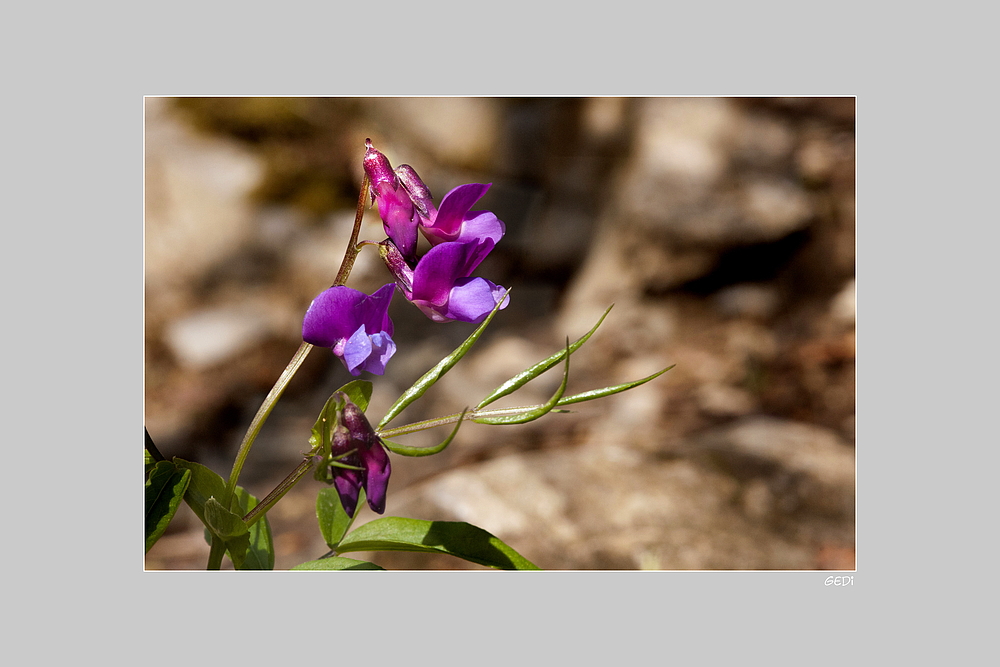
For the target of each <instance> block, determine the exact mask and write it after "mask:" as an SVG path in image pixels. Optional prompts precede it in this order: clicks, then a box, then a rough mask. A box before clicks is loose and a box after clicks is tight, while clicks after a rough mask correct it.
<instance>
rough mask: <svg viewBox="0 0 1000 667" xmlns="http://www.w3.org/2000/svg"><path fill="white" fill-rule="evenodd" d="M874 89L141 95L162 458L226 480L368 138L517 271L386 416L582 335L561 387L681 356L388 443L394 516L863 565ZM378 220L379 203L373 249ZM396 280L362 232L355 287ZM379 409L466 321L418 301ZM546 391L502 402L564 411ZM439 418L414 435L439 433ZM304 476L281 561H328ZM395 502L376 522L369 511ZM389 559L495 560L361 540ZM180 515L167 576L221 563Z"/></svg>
mask: <svg viewBox="0 0 1000 667" xmlns="http://www.w3.org/2000/svg"><path fill="white" fill-rule="evenodd" d="M854 116H855V100H854V98H853V97H846V98H740V99H726V98H607V97H602V98H523V99H521V98H448V97H443V98H363V99H362V98H289V97H284V98H235V97H226V98H147V99H146V100H145V279H146V282H145V351H146V352H145V392H146V401H145V406H146V414H145V423H146V426H147V429H148V431H149V434H150V435H151V436H152V438H153V440H154V442H155V443H156V445H157V447H158V448H159V449H160V451H161V452H162V453H163V454H164V456H166V457H168V458H169V457H172V456H179V457H182V458H186V459H189V460H195V461H198V462H201V463H203V464H205V465H207V466H209V467H211V468H213V469H214V470H215V471H216V472H218V473H219V474H221V475H222V476H223V477H227V476H228V473H229V469H230V466H231V464H232V459H233V456H234V455H235V452H236V449H237V447H238V445H239V442H240V440H241V438H242V436H243V433H244V432H245V430H246V428H247V426H248V424H249V423H250V420H251V419H252V417H253V415H254V413H255V412H256V410H257V408H258V407H259V405H260V403H261V401H262V400H263V398H264V396H265V395H266V393H267V392H268V390H269V389H270V388H271V386H272V385H273V384H274V381H275V380H276V379H277V377H278V375H279V374H280V372H281V371H282V369H284V367H285V365H286V364H287V363H288V361H289V359H290V358H291V356H292V354H293V353H294V352H295V350H296V349H297V348H298V346H299V344H300V342H301V338H300V335H301V324H302V315H303V314H304V312H305V309H306V308H307V307H308V305H309V303H310V301H311V300H312V298H313V297H315V296H316V295H317V294H318V293H319V292H321V291H322V290H323V289H325V288H326V287H328V286H329V285H330V284H331V282H332V281H333V278H334V276H335V275H336V272H337V269H338V268H339V266H340V262H341V259H342V257H343V254H344V249H345V247H346V245H347V242H348V239H349V237H350V232H351V226H352V224H353V219H354V209H355V206H356V203H357V197H358V190H359V187H360V184H361V176H362V169H361V159H362V156H363V154H364V145H365V144H364V142H365V138H366V137H371V139H372V141H373V143H374V145H375V146H376V147H377V148H378V149H379V150H381V151H382V152H383V153H385V154H386V156H387V157H388V158H389V160H390V161H391V162H392V164H393V166H398V165H399V164H403V163H405V164H409V165H411V166H413V167H414V168H415V169H416V170H417V171H418V173H419V174H420V175H421V177H422V178H423V180H424V181H425V182H426V183H427V184H428V186H429V187H430V188H431V191H432V193H433V194H434V197H435V200H436V201H438V202H440V198H441V197H442V196H443V195H444V194H445V193H446V192H447V191H448V190H450V189H451V188H453V187H455V186H457V185H460V184H462V183H470V182H480V183H492V187H491V189H490V191H489V193H488V194H487V195H486V197H484V199H482V200H481V201H480V202H479V204H477V206H476V207H475V208H476V209H488V210H491V211H493V212H494V213H496V215H497V216H498V217H499V218H500V219H501V220H503V221H504V222H505V223H506V225H507V235H506V236H505V238H504V240H503V241H502V242H501V243H500V244H499V245H498V246H497V248H496V249H495V250H494V251H493V253H492V254H491V255H490V257H489V258H488V259H487V261H486V262H484V263H483V264H482V265H481V266H480V268H479V270H478V271H477V273H476V275H481V276H484V277H487V278H489V279H490V280H492V281H494V282H496V283H498V284H501V285H504V286H507V287H512V288H513V291H512V294H511V303H510V306H509V307H508V308H507V309H506V310H504V311H501V313H500V314H499V315H498V316H497V317H496V318H495V319H494V321H493V324H492V325H491V326H490V328H489V329H488V330H487V331H486V333H485V334H484V336H483V338H481V339H480V341H479V343H477V345H476V347H475V348H473V350H472V351H471V352H470V353H469V354H468V355H467V356H466V357H465V359H463V360H462V362H461V363H460V364H458V366H456V367H455V368H454V369H453V370H452V371H451V372H450V373H449V374H448V375H447V376H445V378H444V379H443V380H442V381H440V382H439V383H438V384H437V385H436V386H435V387H434V388H433V389H432V390H431V391H430V392H428V394H427V395H425V397H424V398H423V399H421V400H420V401H418V402H417V403H415V404H414V405H413V406H411V407H410V408H409V409H408V410H407V411H406V412H405V413H404V414H403V415H402V416H401V417H398V418H397V419H396V420H394V421H393V422H392V424H391V426H398V425H402V424H405V423H408V422H410V421H415V420H418V419H424V418H429V417H434V416H439V415H444V414H450V413H454V412H458V411H460V410H461V409H463V408H464V407H466V406H467V405H470V404H475V403H476V402H478V400H479V399H480V398H482V397H483V396H485V395H486V394H487V393H488V392H489V391H490V390H492V389H493V388H495V387H496V386H497V385H499V384H500V383H502V382H503V381H504V380H506V379H507V378H509V377H510V376H512V375H513V374H515V373H517V372H519V371H520V370H523V369H524V368H526V367H527V366H529V365H531V364H533V363H535V362H536V361H538V360H540V359H542V358H544V357H547V356H548V355H550V354H552V353H553V352H555V351H557V350H558V349H559V348H561V347H562V346H563V345H564V344H565V339H566V337H569V338H570V339H576V338H577V337H579V336H580V335H582V334H583V333H585V332H586V331H587V330H588V329H589V328H590V327H591V326H593V324H594V323H595V322H596V321H597V320H598V319H599V318H600V315H601V314H602V313H603V312H604V310H605V309H606V308H607V307H608V306H609V305H611V304H612V303H613V304H614V308H613V309H612V310H611V313H610V315H609V316H608V318H607V319H606V320H605V322H604V324H603V325H602V326H601V328H600V329H599V330H598V331H597V333H596V334H595V335H594V336H593V338H591V340H590V341H589V342H588V343H587V344H586V345H585V346H584V347H583V348H581V349H580V351H578V352H577V353H576V354H574V355H573V357H572V360H571V373H570V384H569V387H568V389H567V392H569V393H578V392H581V391H586V390H589V389H593V388H598V387H603V386H606V385H610V384H616V383H619V382H625V381H628V380H633V379H638V378H640V377H644V376H646V375H649V374H650V373H653V372H655V371H657V370H659V369H661V368H664V367H666V366H668V365H671V364H676V365H677V366H676V368H674V369H673V370H671V371H669V372H667V373H666V374H664V375H662V376H660V377H659V378H657V379H656V380H653V381H652V382H650V383H647V384H645V385H642V386H641V387H639V388H636V389H632V390H630V391H628V392H625V393H623V394H618V395H616V396H613V397H609V398H605V399H601V400H598V401H593V402H588V403H581V404H577V405H575V406H573V407H574V408H575V409H574V412H573V413H572V414H562V415H549V416H546V417H545V418H543V419H541V420H539V421H536V422H532V423H530V424H525V425H520V426H507V427H498V426H483V425H475V424H466V425H464V426H463V427H462V429H461V430H460V432H459V435H458V437H457V438H456V440H455V441H454V442H453V443H452V444H451V446H450V447H449V448H448V449H446V450H445V451H444V452H443V453H442V454H440V455H436V456H430V457H425V458H419V459H413V458H404V457H398V456H395V455H393V460H392V463H393V473H392V477H391V480H390V484H389V497H388V503H387V510H386V515H387V516H390V515H391V516H410V517H415V518H422V519H439V520H461V521H468V522H471V523H473V524H476V525H478V526H480V527H482V528H484V529H486V530H488V531H490V532H492V533H494V534H495V535H497V536H498V537H500V538H501V539H503V540H504V541H506V542H507V543H508V544H510V545H511V546H512V547H514V548H515V549H516V550H518V551H519V552H520V553H522V554H523V555H524V556H525V557H527V558H528V559H529V560H532V561H533V562H535V563H536V564H537V565H539V566H540V567H542V568H544V569H562V570H573V569H678V570H688V569H704V570H715V569H727V570H757V569H796V570H798V569H806V570H811V569H854V567H855V546H854V545H855V541H854V536H855V455H854V441H855V435H854V433H855V426H854V413H855V364H854V359H855V282H854V275H855V269H854V262H855V202H854V193H855V152H854V149H855V137H854ZM384 237H385V234H384V232H383V230H382V226H381V223H380V221H379V218H378V214H377V211H376V210H371V209H370V210H369V211H368V212H367V213H366V216H365V223H364V225H363V227H362V232H361V238H362V239H372V240H375V241H380V240H382V239H383V238H384ZM387 282H391V277H390V275H389V274H388V272H387V271H386V269H385V267H384V266H383V265H382V264H381V261H380V260H379V258H378V254H377V253H376V252H374V251H373V250H372V249H370V248H369V249H365V250H364V251H363V252H362V253H361V255H360V256H359V259H358V262H357V264H356V266H355V269H354V272H353V273H352V274H351V278H350V281H349V282H348V285H349V286H351V287H354V288H356V289H360V290H363V291H366V292H369V293H370V292H371V291H372V290H374V289H377V288H378V287H380V286H381V285H383V284H385V283H387ZM390 315H391V316H392V318H393V321H394V322H395V326H396V333H395V336H394V339H395V341H396V343H397V345H398V352H397V354H396V356H395V357H394V358H393V360H392V361H391V362H390V364H389V366H388V368H387V372H386V375H385V376H383V377H368V376H367V375H365V377H367V379H371V380H373V381H374V383H375V392H374V396H373V399H372V406H371V408H370V410H369V414H370V415H372V416H373V417H374V418H375V419H373V421H376V420H377V419H378V417H380V416H381V415H382V414H383V413H384V411H385V410H386V409H387V408H388V406H389V405H390V404H391V403H392V402H393V401H394V400H395V398H396V397H397V396H398V395H399V394H400V393H401V392H402V391H403V390H405V389H406V388H407V387H409V385H410V384H411V383H412V382H413V381H414V380H415V379H416V378H418V377H419V376H420V375H421V374H423V372H425V371H426V370H427V369H428V368H430V367H431V366H432V365H433V364H434V363H436V362H437V361H438V360H440V358H441V357H443V356H444V355H445V354H447V353H448V352H450V351H451V350H452V349H453V348H454V347H455V346H457V345H458V344H459V343H460V342H461V341H462V340H463V339H464V338H465V337H466V336H468V334H469V333H471V331H472V330H473V329H474V326H473V325H471V324H466V323H460V322H454V323H449V324H444V325H441V324H434V323H432V322H431V321H430V320H428V319H427V318H426V317H425V316H424V315H422V314H421V313H420V312H419V311H418V310H417V309H416V308H415V307H413V306H411V305H410V304H408V303H407V302H406V301H405V300H404V299H402V298H400V297H399V296H398V295H397V297H396V298H395V299H394V302H393V305H392V308H391V309H390ZM351 379H352V377H351V376H350V375H349V374H348V373H347V371H346V370H345V369H344V367H343V365H342V364H341V363H340V362H339V361H338V360H337V359H336V358H334V357H333V355H332V354H330V353H329V352H328V351H326V350H323V349H316V350H313V352H312V353H311V354H310V356H309V357H308V359H307V361H306V363H305V364H304V366H303V367H302V369H301V370H300V372H299V373H298V375H297V376H296V378H295V379H294V380H293V382H292V383H291V385H290V386H289V388H288V390H287V391H286V393H285V396H284V398H283V399H282V400H281V402H280V403H279V404H278V407H277V408H276V409H275V411H274V413H272V416H271V418H270V420H269V421H268V422H267V424H266V425H265V427H264V429H263V430H262V432H261V435H260V437H259V438H258V439H257V441H256V443H255V445H254V449H253V451H252V452H251V455H250V458H249V460H248V463H247V467H246V468H245V469H244V473H243V476H242V478H241V484H242V485H243V486H245V487H246V488H247V489H248V490H249V491H250V492H251V493H253V494H255V495H257V496H258V497H263V496H264V495H266V494H267V493H268V492H269V491H270V490H271V489H272V488H273V487H274V486H275V485H276V484H277V483H278V482H279V481H280V480H281V479H282V478H284V477H285V475H287V474H288V473H289V472H290V471H291V470H292V469H293V468H294V467H295V465H297V463H298V462H299V461H300V460H301V456H302V453H303V452H305V451H307V450H308V448H309V447H308V438H309V434H310V428H311V426H312V424H313V422H314V421H315V419H316V417H317V415H318V414H319V411H320V410H321V408H322V406H323V404H324V402H325V401H326V399H327V397H328V396H329V395H330V394H331V393H332V392H333V391H334V390H336V389H337V387H339V386H340V385H342V384H343V383H345V382H347V381H349V380H351ZM560 379H561V377H560V375H559V371H558V370H557V371H553V372H550V373H548V374H546V375H545V376H542V377H540V378H538V379H536V380H535V381H533V382H532V383H531V384H529V385H527V386H526V387H524V388H523V389H522V390H520V391H519V392H518V393H516V394H514V396H512V397H509V400H507V401H506V402H504V403H501V404H499V405H524V404H531V403H538V402H544V401H545V400H546V399H547V398H548V396H549V395H550V394H551V393H552V391H554V389H555V388H556V387H557V386H558V384H559V382H560ZM445 435H446V432H444V430H443V429H439V430H435V431H429V432H421V433H417V434H413V435H409V436H403V437H400V438H399V439H398V441H399V442H400V443H401V444H408V445H414V446H422V445H432V444H436V443H437V442H439V441H440V440H441V439H442V438H443V437H445ZM319 488H320V483H318V482H316V481H314V480H312V478H311V477H307V478H306V479H305V480H303V481H302V482H301V483H300V484H299V485H298V486H297V487H296V488H295V489H294V490H293V491H292V492H291V493H290V494H289V495H288V496H286V497H285V498H284V499H283V500H282V501H281V502H280V503H279V504H278V505H277V506H276V507H275V508H274V509H273V510H272V511H271V512H270V513H269V517H270V519H271V525H272V530H273V531H274V537H275V545H276V552H277V553H276V568H278V569H283V568H288V567H291V566H292V565H295V564H297V563H300V562H303V561H305V560H310V559H314V558H318V557H319V556H321V555H322V554H323V553H325V552H326V551H327V547H326V546H325V544H324V543H323V541H322V538H321V536H320V534H319V530H318V528H317V524H316V518H315V498H316V492H317V491H318V490H319ZM372 518H375V515H374V514H372V513H371V512H370V511H369V510H368V508H367V507H366V508H365V509H364V510H363V513H362V515H361V516H360V518H359V521H362V522H363V521H368V520H371V519H372ZM351 555H352V556H355V557H360V558H367V559H370V560H373V561H375V562H376V563H379V564H380V565H382V566H383V567H387V568H391V569H397V568H404V569H482V568H479V566H476V565H472V564H469V563H465V562H464V561H461V560H458V559H454V558H450V557H447V556H440V557H435V556H426V555H420V554H405V553H376V554H361V555H355V554H351ZM207 557H208V545H207V544H206V543H205V541H204V537H203V530H202V528H201V526H200V524H199V523H198V521H197V519H195V518H194V516H193V515H192V514H191V513H190V511H189V510H188V509H187V507H186V506H185V507H182V510H181V512H179V514H178V517H177V519H175V521H174V523H173V524H172V526H171V528H170V530H169V531H168V533H167V534H166V535H165V536H164V537H163V538H162V539H161V540H160V541H159V542H158V543H157V544H156V545H155V546H154V547H153V549H152V550H151V551H150V552H149V553H148V554H147V556H146V567H147V568H148V569H179V568H180V569H184V568H192V569H201V568H204V566H205V563H206V561H207Z"/></svg>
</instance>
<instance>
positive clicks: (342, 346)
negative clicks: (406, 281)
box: [302, 283, 396, 375]
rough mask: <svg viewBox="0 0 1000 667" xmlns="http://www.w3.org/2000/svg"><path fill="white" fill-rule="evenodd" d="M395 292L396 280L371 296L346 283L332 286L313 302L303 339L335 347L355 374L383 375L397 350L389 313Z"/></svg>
mask: <svg viewBox="0 0 1000 667" xmlns="http://www.w3.org/2000/svg"><path fill="white" fill-rule="evenodd" d="M394 291H395V288H394V286H393V285H392V283H390V284H388V285H383V286H382V287H380V288H379V289H378V290H377V291H376V292H375V293H374V294H372V295H371V296H368V295H367V294H365V293H364V292H359V291H358V290H355V289H351V288H350V287H345V286H343V285H338V286H335V287H331V288H330V289H328V290H326V291H325V292H323V293H322V294H320V295H319V296H317V297H316V298H315V299H313V302H312V303H311V304H310V305H309V310H307V311H306V315H305V319H304V320H303V322H302V339H303V340H304V341H305V342H307V343H311V344H312V345H318V346H320V347H328V348H330V349H331V350H333V353H334V354H335V355H337V356H338V357H340V360H341V361H343V362H344V366H346V367H347V370H348V371H350V373H351V375H360V374H361V371H368V372H369V373H374V374H375V375H382V374H383V373H384V372H385V365H386V363H388V361H389V358H390V357H392V355H393V354H395V352H396V344H395V343H394V342H393V341H392V320H390V319H389V313H388V310H389V303H390V302H391V301H392V295H393V292H394Z"/></svg>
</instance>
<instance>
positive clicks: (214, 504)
mask: <svg viewBox="0 0 1000 667" xmlns="http://www.w3.org/2000/svg"><path fill="white" fill-rule="evenodd" d="M205 525H206V526H208V529H209V530H210V531H212V534H213V535H217V536H219V537H221V538H222V539H223V540H226V541H228V540H231V539H232V538H234V537H239V536H241V535H246V534H247V532H248V531H249V529H248V528H247V525H246V524H245V523H244V522H243V516H242V515H240V514H236V513H235V512H233V511H231V510H227V509H226V508H225V507H223V506H222V503H220V502H219V500H218V499H217V498H216V497H215V496H212V497H211V498H209V499H208V500H206V501H205Z"/></svg>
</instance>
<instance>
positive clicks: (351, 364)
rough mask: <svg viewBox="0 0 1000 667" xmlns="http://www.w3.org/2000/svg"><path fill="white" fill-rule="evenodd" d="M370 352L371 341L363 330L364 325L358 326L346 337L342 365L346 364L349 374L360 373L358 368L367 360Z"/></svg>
mask: <svg viewBox="0 0 1000 667" xmlns="http://www.w3.org/2000/svg"><path fill="white" fill-rule="evenodd" d="M371 353H372V341H371V338H369V337H368V333H367V332H366V331H365V325H363V324H362V325H361V326H360V327H358V330H357V331H355V332H354V334H353V335H352V336H351V337H350V338H348V339H347V343H346V344H345V345H344V356H343V359H344V365H345V366H347V370H349V371H350V372H351V375H361V370H362V369H360V368H358V367H359V366H361V365H362V364H363V363H365V362H366V361H368V357H369V356H371Z"/></svg>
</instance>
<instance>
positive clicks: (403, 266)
mask: <svg viewBox="0 0 1000 667" xmlns="http://www.w3.org/2000/svg"><path fill="white" fill-rule="evenodd" d="M378 253H379V255H381V256H382V261H383V262H385V266H386V268H387V269H389V272H390V273H392V275H393V276H395V277H396V285H398V286H399V289H400V290H401V291H402V292H403V296H405V297H406V298H407V299H409V298H411V297H412V296H413V269H411V268H410V265H409V264H407V262H406V260H405V259H404V258H403V254H402V253H401V252H399V248H397V247H396V245H395V244H394V243H393V242H392V241H383V242H382V243H379V244H378Z"/></svg>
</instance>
